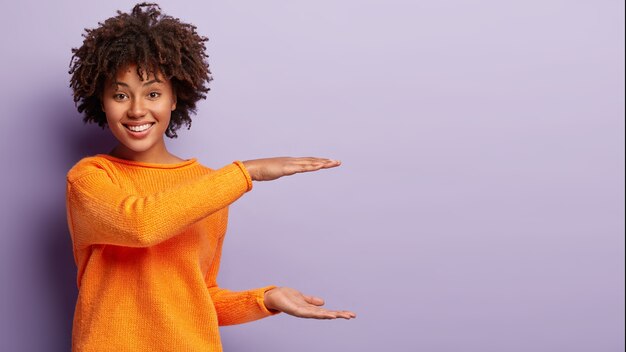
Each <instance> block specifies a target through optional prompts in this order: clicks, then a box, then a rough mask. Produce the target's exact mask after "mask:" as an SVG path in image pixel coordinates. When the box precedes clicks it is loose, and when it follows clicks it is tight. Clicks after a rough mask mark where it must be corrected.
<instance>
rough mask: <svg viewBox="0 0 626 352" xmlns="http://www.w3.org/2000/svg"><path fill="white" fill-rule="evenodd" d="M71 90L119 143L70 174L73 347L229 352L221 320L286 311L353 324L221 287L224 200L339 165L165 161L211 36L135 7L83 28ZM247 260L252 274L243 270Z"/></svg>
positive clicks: (293, 300) (206, 75) (200, 94)
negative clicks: (216, 165)
mask: <svg viewBox="0 0 626 352" xmlns="http://www.w3.org/2000/svg"><path fill="white" fill-rule="evenodd" d="M84 37H85V39H84V42H83V44H82V46H80V47H79V48H76V49H73V50H72V51H73V54H74V55H73V57H72V62H71V64H70V72H69V73H70V74H71V75H72V76H71V84H70V86H71V87H72V89H73V91H74V101H75V102H76V103H77V106H78V111H79V112H81V113H84V121H85V122H93V123H97V124H98V125H100V126H102V127H104V126H108V128H109V129H110V131H111V132H112V133H113V135H114V136H115V138H116V139H117V140H118V142H119V143H118V144H117V145H116V146H115V147H114V148H113V149H112V150H111V151H110V152H109V153H108V154H97V155H94V156H89V157H86V158H83V159H81V160H80V161H79V162H78V163H76V165H74V166H73V167H72V169H71V170H70V171H69V172H68V174H67V220H68V226H69V229H70V234H71V236H72V243H73V250H74V259H75V261H76V265H77V267H78V275H77V284H78V287H79V294H78V301H77V303H76V310H75V313H74V325H73V331H72V350H73V351H111V350H117V351H221V350H222V349H221V342H220V337H219V330H218V325H230V324H240V323H245V322H249V321H253V320H257V319H260V318H263V317H267V316H270V315H273V314H278V313H280V312H284V313H286V314H290V315H293V316H296V317H302V318H317V319H336V318H344V319H351V318H354V317H355V314H354V313H353V312H350V311H335V310H327V309H324V308H322V307H321V306H322V305H323V304H324V301H323V300H322V299H320V298H317V297H313V296H308V295H305V294H302V293H300V292H299V291H297V290H295V289H292V288H287V287H276V286H266V287H262V288H257V289H251V290H247V291H239V292H235V291H230V290H227V289H224V288H221V287H219V286H218V284H217V282H216V278H217V274H218V270H219V263H220V256H221V249H222V244H223V241H224V236H225V233H226V224H227V218H228V205H229V204H231V203H233V202H234V201H235V200H237V199H238V198H240V197H241V196H242V195H243V194H244V193H246V192H248V191H250V190H251V189H252V185H253V181H269V180H275V179H278V178H280V177H283V176H287V175H293V174H296V173H301V172H310V171H317V170H321V169H327V168H333V167H337V166H339V165H340V162H338V161H334V160H330V159H323V158H288V157H283V158H268V159H258V160H249V161H243V162H241V161H235V162H233V163H232V164H230V165H227V166H225V167H223V168H221V169H217V170H212V169H210V168H208V167H205V166H203V165H201V164H200V163H199V162H198V160H197V159H195V158H191V159H182V158H180V157H178V156H176V155H173V154H172V153H170V152H169V151H168V150H167V148H166V145H165V143H164V136H168V137H170V138H175V137H176V136H177V135H176V130H177V129H179V128H180V127H181V126H182V125H183V124H185V125H187V126H188V127H190V126H191V118H190V114H192V113H194V112H195V109H196V103H197V102H198V101H199V100H200V99H203V98H205V93H206V92H208V90H209V89H208V88H207V84H208V83H209V81H210V80H211V77H210V71H209V68H208V64H207V63H206V58H207V55H206V54H205V46H204V42H205V41H206V40H207V39H206V38H205V37H202V36H199V35H198V34H197V33H196V31H195V27H194V26H193V25H190V24H186V23H183V22H181V21H180V20H178V19H175V18H172V17H170V16H166V15H163V14H161V12H160V8H159V6H158V5H156V4H146V3H142V4H138V5H136V6H135V7H134V8H133V10H132V12H131V13H129V14H127V13H122V12H119V11H118V15H117V16H115V17H112V18H109V19H107V20H106V21H104V22H103V23H100V25H99V27H97V28H95V29H88V30H87V31H86V34H85V35H84ZM247 265H251V266H253V265H255V264H254V263H247Z"/></svg>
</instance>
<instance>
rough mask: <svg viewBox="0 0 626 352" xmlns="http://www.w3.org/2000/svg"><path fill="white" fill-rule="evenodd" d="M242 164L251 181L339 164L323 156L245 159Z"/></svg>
mask: <svg viewBox="0 0 626 352" xmlns="http://www.w3.org/2000/svg"><path fill="white" fill-rule="evenodd" d="M243 165H244V166H245V167H246V169H247V170H248V173H249V174H250V177H251V178H252V180H253V181H271V180H275V179H277V178H280V177H283V176H289V175H293V174H297V173H301V172H311V171H317V170H321V169H329V168H333V167H337V166H339V165H341V162H340V161H337V160H331V159H324V158H313V157H310V158H292V157H279V158H267V159H255V160H247V161H244V162H243Z"/></svg>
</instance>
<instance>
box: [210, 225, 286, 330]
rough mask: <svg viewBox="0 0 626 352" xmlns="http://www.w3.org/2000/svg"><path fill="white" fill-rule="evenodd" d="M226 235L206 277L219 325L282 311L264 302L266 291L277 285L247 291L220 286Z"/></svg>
mask: <svg viewBox="0 0 626 352" xmlns="http://www.w3.org/2000/svg"><path fill="white" fill-rule="evenodd" d="M224 237H225V236H222V237H221V238H220V239H219V240H218V243H217V248H216V252H215V256H214V257H213V262H212V263H211V266H210V268H209V271H208V273H207V276H206V279H205V281H206V284H207V287H208V289H209V294H210V295H211V299H212V300H213V304H214V305H215V310H216V311H217V319H218V323H219V325H220V326H224V325H235V324H243V323H247V322H251V321H254V320H258V319H261V318H265V317H268V316H271V315H276V314H278V313H280V312H279V311H274V310H268V309H267V307H265V303H264V294H265V292H266V291H269V290H271V289H273V288H275V287H276V286H265V287H261V288H257V289H252V290H247V291H231V290H228V289H224V288H221V287H218V285H217V273H218V271H219V265H220V259H221V256H222V244H223V243H224Z"/></svg>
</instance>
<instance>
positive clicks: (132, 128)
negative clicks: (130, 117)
mask: <svg viewBox="0 0 626 352" xmlns="http://www.w3.org/2000/svg"><path fill="white" fill-rule="evenodd" d="M123 125H124V127H125V128H126V131H128V133H129V134H130V135H131V136H133V137H137V138H141V137H145V136H146V135H148V133H149V132H150V130H151V129H152V126H153V125H154V122H145V123H133V124H123Z"/></svg>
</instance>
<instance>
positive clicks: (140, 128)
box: [124, 122, 154, 132]
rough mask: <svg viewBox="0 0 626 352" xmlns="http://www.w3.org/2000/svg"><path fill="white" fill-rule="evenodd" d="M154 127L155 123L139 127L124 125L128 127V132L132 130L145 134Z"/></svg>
mask: <svg viewBox="0 0 626 352" xmlns="http://www.w3.org/2000/svg"><path fill="white" fill-rule="evenodd" d="M152 125H154V122H153V123H146V124H143V125H139V126H131V125H124V127H126V129H127V130H130V131H132V132H143V131H146V130H147V129H149V128H150V127H152Z"/></svg>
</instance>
